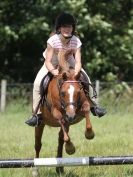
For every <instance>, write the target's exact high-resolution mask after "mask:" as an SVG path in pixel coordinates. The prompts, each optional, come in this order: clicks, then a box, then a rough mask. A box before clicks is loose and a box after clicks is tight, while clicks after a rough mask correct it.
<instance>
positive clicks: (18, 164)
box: [0, 156, 133, 168]
mask: <svg viewBox="0 0 133 177" xmlns="http://www.w3.org/2000/svg"><path fill="white" fill-rule="evenodd" d="M126 164H128V165H129V164H132V165H133V156H110V157H109V156H105V157H71V158H35V159H8V160H6V159H5V160H0V168H27V167H35V166H45V167H60V166H95V165H126Z"/></svg>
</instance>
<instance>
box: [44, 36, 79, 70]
mask: <svg viewBox="0 0 133 177" xmlns="http://www.w3.org/2000/svg"><path fill="white" fill-rule="evenodd" d="M47 43H48V44H49V45H50V46H51V47H52V48H53V49H54V55H53V58H52V64H53V65H54V66H56V65H58V58H57V54H58V52H59V51H60V50H61V49H64V50H67V49H72V50H76V49H78V48H80V47H81V45H82V43H81V41H80V39H79V38H78V37H77V36H75V35H73V36H72V38H71V39H70V41H69V44H68V45H67V46H65V45H63V44H62V42H61V39H60V35H59V34H55V35H53V36H51V37H50V38H49V39H48V41H47ZM68 62H69V63H70V65H71V66H72V67H74V65H75V59H74V56H73V55H70V56H69V58H68Z"/></svg>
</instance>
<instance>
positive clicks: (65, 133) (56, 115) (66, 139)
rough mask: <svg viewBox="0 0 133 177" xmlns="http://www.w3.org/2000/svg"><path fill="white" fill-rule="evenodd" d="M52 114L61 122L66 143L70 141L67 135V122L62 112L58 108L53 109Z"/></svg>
mask: <svg viewBox="0 0 133 177" xmlns="http://www.w3.org/2000/svg"><path fill="white" fill-rule="evenodd" d="M52 112H53V117H54V118H55V119H56V120H57V121H58V122H59V124H60V126H61V128H62V131H63V135H64V141H65V142H67V141H69V136H68V134H67V130H66V127H65V126H64V124H65V121H64V120H63V118H62V114H61V112H60V111H59V110H58V109H57V108H56V107H54V108H53V110H52Z"/></svg>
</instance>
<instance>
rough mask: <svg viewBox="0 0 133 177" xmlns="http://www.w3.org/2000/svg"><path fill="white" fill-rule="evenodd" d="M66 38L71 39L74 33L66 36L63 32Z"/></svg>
mask: <svg viewBox="0 0 133 177" xmlns="http://www.w3.org/2000/svg"><path fill="white" fill-rule="evenodd" d="M61 35H62V36H63V37H64V38H65V39H70V38H72V36H73V35H72V34H71V35H69V36H64V35H63V34H61Z"/></svg>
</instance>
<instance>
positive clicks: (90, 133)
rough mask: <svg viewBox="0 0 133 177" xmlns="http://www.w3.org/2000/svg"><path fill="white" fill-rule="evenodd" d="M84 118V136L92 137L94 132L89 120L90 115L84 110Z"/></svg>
mask: <svg viewBox="0 0 133 177" xmlns="http://www.w3.org/2000/svg"><path fill="white" fill-rule="evenodd" d="M85 118H86V130H85V137H86V138H87V139H93V138H94V136H95V133H94V131H93V129H92V125H91V121H90V116H89V112H85Z"/></svg>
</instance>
